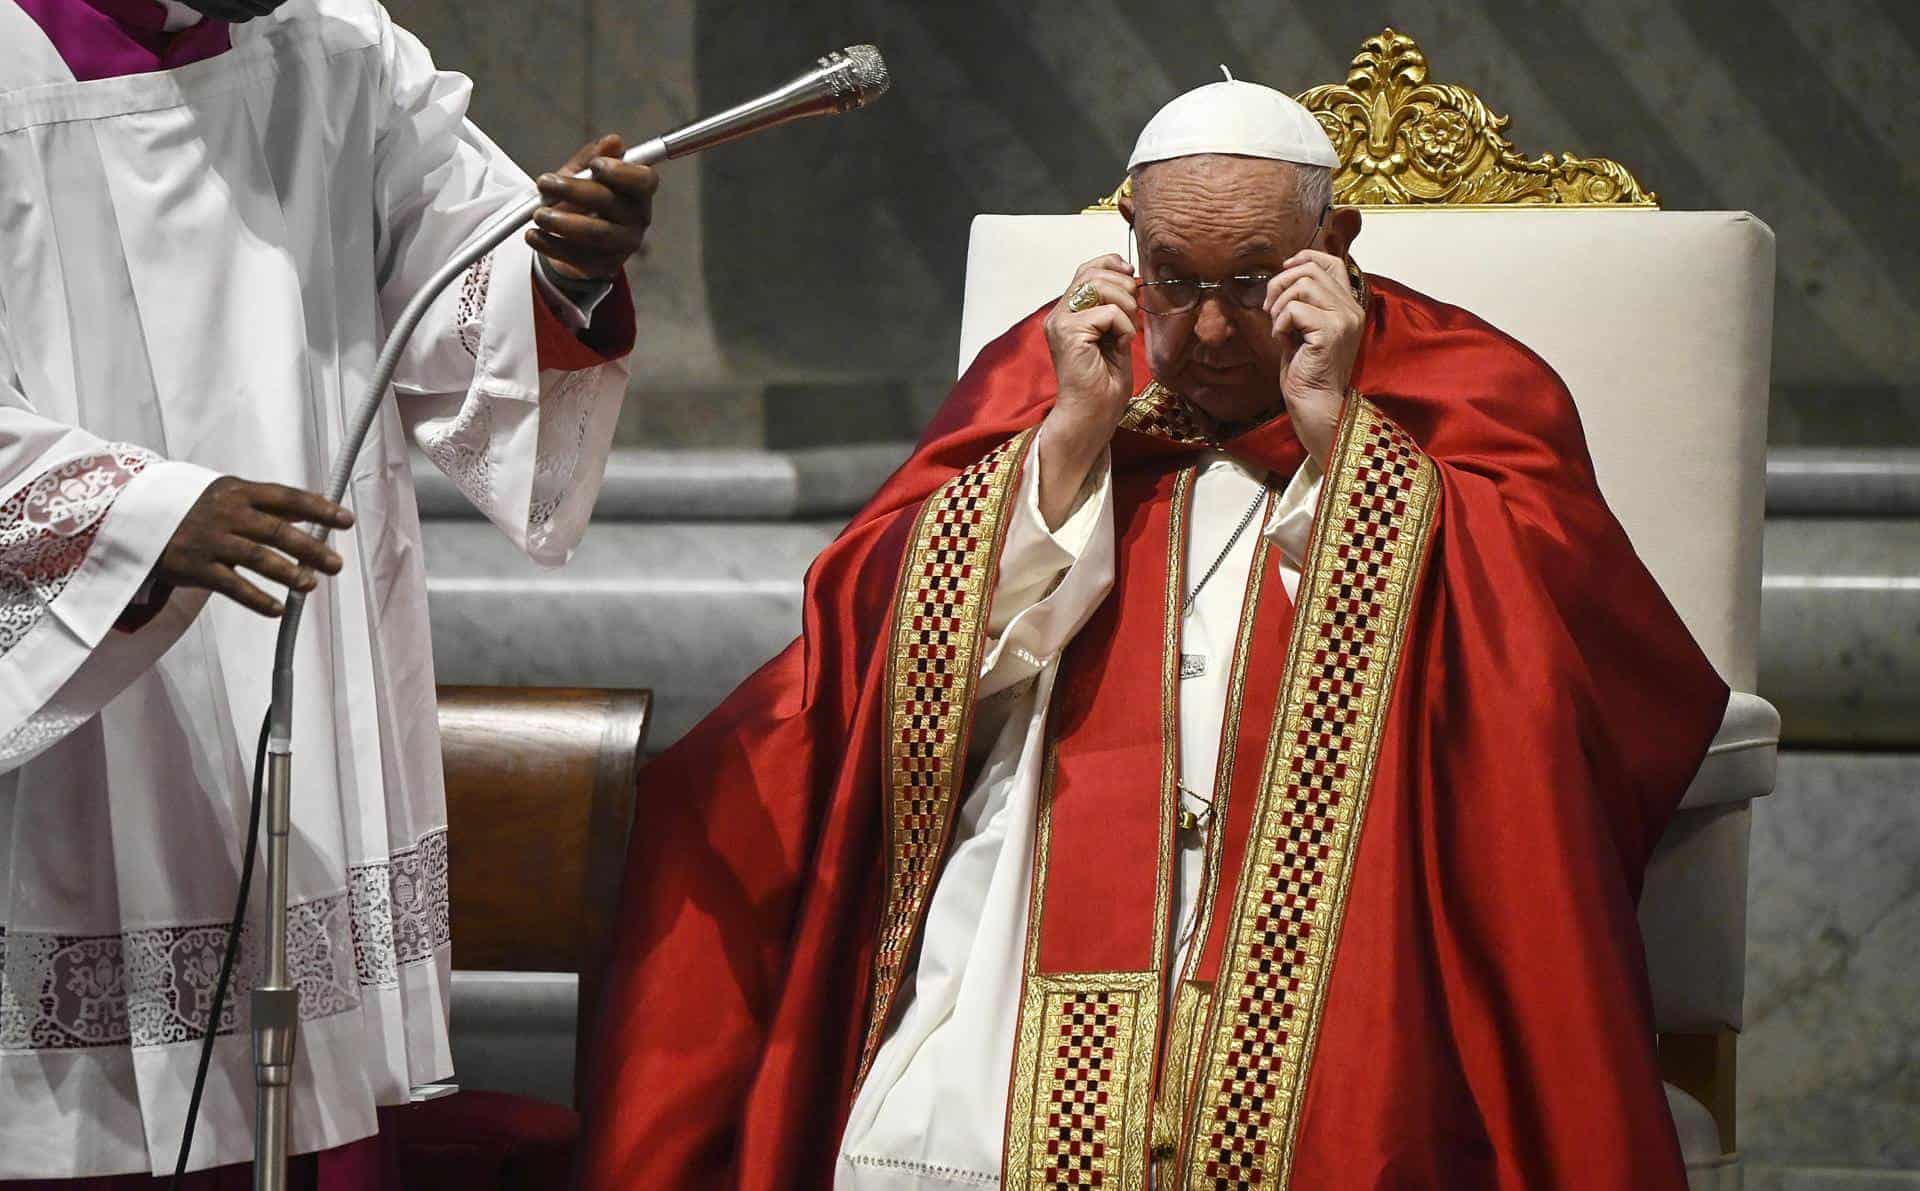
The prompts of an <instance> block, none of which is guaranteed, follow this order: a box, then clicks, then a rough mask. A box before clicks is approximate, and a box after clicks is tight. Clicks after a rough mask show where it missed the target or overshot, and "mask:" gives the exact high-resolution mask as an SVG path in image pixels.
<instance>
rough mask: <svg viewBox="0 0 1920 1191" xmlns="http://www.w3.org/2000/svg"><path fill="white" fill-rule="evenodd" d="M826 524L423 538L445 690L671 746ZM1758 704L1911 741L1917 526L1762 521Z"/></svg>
mask: <svg viewBox="0 0 1920 1191" xmlns="http://www.w3.org/2000/svg"><path fill="white" fill-rule="evenodd" d="M837 528H838V527H837V524H836V523H835V522H831V521H820V520H807V521H779V522H759V523H754V522H724V521H721V522H691V521H686V522H671V521H618V520H612V521H603V522H601V523H600V524H597V525H595V526H594V527H593V529H592V530H591V531H590V532H589V533H588V534H587V538H586V541H585V542H584V543H583V545H582V546H581V548H580V551H579V553H578V555H577V556H576V557H575V560H574V562H573V564H572V565H570V566H568V567H567V568H565V569H563V570H554V571H550V570H543V569H541V568H539V567H536V566H534V565H533V564H532V563H530V562H527V561H526V560H525V559H523V558H522V557H520V555H519V554H517V553H516V552H515V551H514V550H513V548H512V547H511V546H509V545H508V544H507V542H506V540H505V539H503V538H501V537H500V536H499V535H498V534H497V533H496V532H495V531H494V530H493V529H492V527H491V526H489V525H487V524H485V523H484V522H477V521H464V520H463V521H454V520H436V521H430V522H428V523H427V526H426V544H427V567H428V581H427V589H428V595H429V598H430V600H431V603H432V613H433V638H434V657H435V662H436V665H437V667H438V671H439V675H440V679H441V681H443V682H473V683H499V684H509V685H518V684H532V685H585V686H646V687H651V688H653V690H654V692H655V695H656V699H657V702H656V707H657V709H658V719H657V721H656V723H655V725H654V735H653V743H654V744H655V745H656V746H664V745H665V744H667V743H670V742H671V741H672V740H674V739H677V738H678V737H679V735H680V734H681V733H682V732H684V731H685V730H686V729H687V728H688V727H689V726H690V725H691V724H692V723H693V722H694V721H695V720H696V719H698V718H699V717H700V716H701V715H704V714H705V713H706V712H707V711H708V710H709V709H711V708H712V707H713V706H714V704H716V703H717V702H718V701H719V700H720V699H721V698H722V697H723V696H725V694H726V693H727V692H728V691H729V690H731V689H733V687H734V685H735V684H737V683H738V682H739V681H740V680H741V679H742V678H744V677H746V676H747V675H748V674H750V673H751V672H752V671H753V670H754V669H755V668H756V667H758V666H759V665H760V663H762V662H764V661H765V660H767V659H768V658H769V657H771V656H773V654H775V653H776V652H778V651H779V650H780V649H781V648H782V647H784V646H785V645H786V643H787V642H788V641H789V640H791V639H792V637H793V635H794V634H795V633H796V632H798V630H799V624H800V595H801V579H802V577H803V576H804V574H805V573H806V569H807V566H808V564H809V563H810V562H811V561H812V560H813V557H814V555H815V554H817V553H818V552H819V551H820V549H821V548H822V547H823V546H825V545H826V544H827V543H828V542H829V541H831V540H832V537H833V535H834V533H835V532H836V531H837ZM1764 584H1765V586H1764V595H1763V599H1762V603H1761V630H1762V637H1761V665H1760V693H1761V694H1763V695H1765V696H1766V697H1767V698H1769V699H1771V700H1772V701H1773V702H1774V704H1775V705H1776V706H1778V707H1779V708H1780V711H1781V714H1782V717H1783V719H1784V721H1785V734H1786V739H1787V740H1788V741H1789V742H1791V743H1794V744H1803V745H1821V746H1847V745H1851V746H1856V747H1868V746H1872V747H1886V746H1908V747H1912V746H1920V519H1916V520H1899V519H1868V518H1855V519H1834V518H1826V519H1794V518H1782V519H1774V520H1771V521H1769V522H1768V524H1767V537H1766V576H1765V580H1764Z"/></svg>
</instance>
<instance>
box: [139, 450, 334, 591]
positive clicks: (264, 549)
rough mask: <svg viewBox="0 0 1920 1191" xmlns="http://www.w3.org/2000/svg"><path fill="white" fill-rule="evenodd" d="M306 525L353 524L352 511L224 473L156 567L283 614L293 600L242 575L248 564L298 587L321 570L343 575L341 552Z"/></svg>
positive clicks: (172, 579)
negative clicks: (272, 593) (304, 527)
mask: <svg viewBox="0 0 1920 1191" xmlns="http://www.w3.org/2000/svg"><path fill="white" fill-rule="evenodd" d="M301 522H305V523H307V524H310V525H325V526H327V527H329V528H331V529H350V528H352V527H353V514H352V513H350V512H348V511H347V510H345V509H343V508H341V507H340V506H339V505H337V504H334V503H333V502H332V501H330V500H328V499H327V498H326V497H324V496H321V495H319V494H318V493H314V492H306V491H302V490H301V489H299V488H288V487H286V486H284V485H281V484H255V483H251V482H249V481H247V480H242V479H238V478H236V477H234V476H222V477H220V478H219V479H217V480H215V481H214V482H213V483H211V484H209V485H207V488H206V491H204V492H202V493H201V494H200V499H199V500H197V501H195V502H194V505H193V507H192V508H191V509H188V510H187V515H186V516H185V517H184V518H182V519H181V521H180V525H179V526H178V528H176V529H175V530H174V531H173V537H172V539H171V540H169V541H168V542H167V547H166V549H165V550H162V551H161V552H160V561H159V562H158V563H156V564H154V568H153V573H154V578H156V579H158V580H159V581H160V582H162V583H165V584H167V585H169V586H171V587H202V588H205V589H207V590H208V591H216V592H219V593H220V594H221V595H224V596H226V597H228V598H229V599H231V600H233V601H234V602H235V603H237V604H239V605H241V606H242V607H245V608H250V609H252V610H253V611H255V612H258V613H259V614H260V615H262V616H279V615H280V614H281V613H282V612H285V611H286V605H285V604H283V603H281V602H280V601H279V600H277V599H275V598H274V597H272V596H270V595H268V594H267V593H266V592H264V591H261V590H260V589H259V588H258V587H255V586H254V585H253V584H252V583H249V582H248V581H247V580H246V579H244V578H242V577H241V575H240V571H241V570H242V569H245V570H248V571H251V572H253V573H254V574H255V575H258V576H260V577H261V578H264V579H268V580H270V581H272V582H274V583H278V584H280V585H281V586H283V587H288V588H291V589H293V590H295V591H312V590H313V587H314V584H315V583H316V582H317V580H316V579H315V578H314V572H315V571H319V572H321V573H323V574H328V575H337V574H339V573H340V556H339V555H338V554H336V553H334V552H333V551H332V550H330V549H328V548H327V547H326V546H325V545H323V544H321V542H320V541H319V540H318V539H317V538H315V537H313V535H311V534H309V533H307V532H306V531H304V530H302V529H300V528H299V523H301Z"/></svg>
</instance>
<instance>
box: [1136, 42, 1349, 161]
mask: <svg viewBox="0 0 1920 1191" xmlns="http://www.w3.org/2000/svg"><path fill="white" fill-rule="evenodd" d="M1221 72H1222V73H1223V74H1224V73H1226V68H1225V67H1221ZM1200 153H1230V154H1232V155H1234V156H1235V157H1264V158H1267V159H1268V160H1271V161H1291V162H1295V163H1297V164H1299V165H1319V166H1325V167H1327V168H1328V169H1338V168H1339V166H1340V158H1339V156H1338V155H1337V154H1335V153H1334V151H1333V142H1332V141H1330V140H1328V139H1327V134H1326V131H1325V130H1324V129H1322V128H1321V127H1320V121H1318V120H1316V119H1314V118H1313V113H1312V112H1309V111H1308V110H1307V109H1306V108H1304V107H1301V106H1300V104H1299V103H1298V102H1296V101H1295V100H1294V98H1293V97H1292V96H1291V95H1286V94H1283V93H1282V92H1279V91H1275V90H1274V89H1273V88H1272V87H1263V86H1261V85H1260V84H1259V83H1243V82H1240V81H1238V80H1236V79H1235V78H1234V77H1233V76H1232V75H1231V74H1228V75H1227V81H1226V82H1223V83H1208V84H1207V85H1206V86H1204V87H1195V88H1194V89H1193V90H1191V91H1189V92H1187V93H1186V94H1185V95H1180V96H1176V97H1175V98H1174V99H1173V100H1172V101H1171V102H1170V103H1168V104H1167V106H1165V107H1163V108H1161V109H1160V110H1159V111H1158V112H1155V113H1154V115H1153V119H1151V120H1149V121H1147V126H1146V127H1145V128H1143V129H1141V130H1140V139H1139V140H1138V141H1137V142H1135V144H1134V146H1133V156H1132V157H1130V158H1128V159H1127V169H1128V170H1129V171H1132V170H1135V169H1138V168H1139V167H1140V166H1143V165H1146V164H1148V163H1149V162H1154V161H1166V160H1168V159H1170V158H1174V157H1193V156H1195V155H1196V154H1200Z"/></svg>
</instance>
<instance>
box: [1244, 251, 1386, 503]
mask: <svg viewBox="0 0 1920 1191" xmlns="http://www.w3.org/2000/svg"><path fill="white" fill-rule="evenodd" d="M1263 305H1264V307H1265V309H1266V312H1267V317H1268V318H1270V319H1272V320H1273V338H1274V341H1275V342H1276V343H1277V344H1278V345H1279V347H1280V350H1281V352H1282V354H1283V356H1284V358H1285V359H1286V365H1285V367H1284V369H1283V370H1282V371H1281V373H1280V395H1281V396H1282V397H1283V398H1285V399H1286V403H1287V413H1288V414H1289V415H1290V416H1291V417H1292V418H1293V428H1294V433H1296V434H1298V435H1299V436H1300V441H1301V443H1302V444H1304V445H1305V446H1306V448H1307V453H1308V454H1310V455H1312V456H1313V459H1314V462H1316V463H1318V464H1319V465H1320V466H1321V467H1323V468H1324V467H1325V466H1326V465H1327V455H1328V454H1329V453H1330V452H1332V450H1333V440H1334V437H1335V436H1336V435H1337V434H1338V433H1339V430H1340V413H1341V410H1342V409H1343V408H1344V407H1345V404H1346V399H1347V384H1348V382H1349V381H1351V380H1352V378H1353V362H1354V360H1355V358H1357V357H1358V356H1359V354H1360V334H1361V331H1362V330H1363V328H1364V325H1365V322H1366V311H1365V310H1364V309H1362V308H1361V305H1360V302H1359V299H1357V298H1355V297H1354V296H1353V288H1352V287H1351V286H1350V285H1348V284H1347V265H1346V262H1345V261H1344V260H1342V259H1341V258H1340V257H1337V256H1334V255H1332V254H1330V253H1325V252H1317V251H1314V250H1313V249H1307V250H1305V251H1303V252H1298V253H1295V254H1294V255H1293V256H1290V257H1288V258H1287V262H1286V267H1285V269H1283V270H1282V271H1281V272H1279V273H1277V274H1275V275H1274V277H1273V280H1271V281H1269V282H1267V300H1266V302H1265V303H1264V304H1263Z"/></svg>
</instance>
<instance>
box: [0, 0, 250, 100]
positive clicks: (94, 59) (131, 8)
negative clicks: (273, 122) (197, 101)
mask: <svg viewBox="0 0 1920 1191" xmlns="http://www.w3.org/2000/svg"><path fill="white" fill-rule="evenodd" d="M4 2H5V0H0V3H4ZM14 2H15V3H17V4H19V5H20V7H21V9H22V10H23V11H24V12H25V13H26V14H27V15H28V16H30V17H32V18H33V21H34V23H35V24H36V25H39V26H40V30H41V32H43V33H45V34H46V35H47V40H48V41H51V42H52V43H53V48H54V49H56V50H58V51H60V57H61V58H62V59H64V60H65V61H66V64H67V69H68V70H71V71H73V77H74V78H75V79H76V80H78V81H80V82H87V81H89V80H92V79H117V78H119V77H120V76H121V75H128V74H147V73H149V72H151V71H155V70H172V69H173V68H174V67H176V66H185V65H187V64H188V63H190V62H198V61H200V60H201V59H203V58H211V57H213V56H214V55H216V54H224V53H226V51H227V49H228V48H229V47H230V46H231V45H232V42H231V40H230V39H229V37H228V29H227V23H226V22H225V21H215V20H211V19H202V20H200V21H199V22H198V23H196V24H193V25H189V26H187V27H186V28H185V29H182V30H180V31H179V32H177V33H169V32H167V31H166V19H167V10H166V9H165V8H163V7H161V6H160V5H159V4H158V3H156V2H155V0H14Z"/></svg>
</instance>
